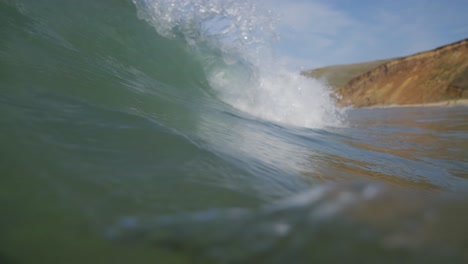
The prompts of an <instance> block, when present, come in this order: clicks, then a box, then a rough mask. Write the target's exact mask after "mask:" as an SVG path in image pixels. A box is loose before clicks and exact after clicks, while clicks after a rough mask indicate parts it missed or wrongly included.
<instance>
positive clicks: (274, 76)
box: [133, 0, 343, 128]
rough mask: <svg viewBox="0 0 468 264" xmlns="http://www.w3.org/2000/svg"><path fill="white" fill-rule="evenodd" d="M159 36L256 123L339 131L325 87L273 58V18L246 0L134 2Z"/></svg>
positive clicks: (336, 112) (335, 111)
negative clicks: (179, 47) (185, 52)
mask: <svg viewBox="0 0 468 264" xmlns="http://www.w3.org/2000/svg"><path fill="white" fill-rule="evenodd" d="M133 2H134V4H135V5H136V7H137V10H138V16H139V18H140V19H143V20H145V21H147V22H148V23H149V24H151V25H152V26H153V27H154V28H155V29H156V31H157V33H158V34H160V35H162V36H164V37H167V38H178V39H181V40H183V41H185V43H186V44H187V48H188V49H190V50H191V52H193V54H195V56H196V57H197V58H198V60H199V61H201V63H202V65H203V70H204V71H205V74H206V79H207V81H208V83H209V84H210V86H211V88H212V92H213V93H214V94H215V96H216V97H218V98H219V99H221V100H222V101H223V102H225V103H227V104H229V105H231V106H233V107H235V108H237V109H239V110H241V111H243V112H245V113H247V114H249V115H252V116H255V117H258V118H262V119H266V120H269V121H273V122H276V123H283V124H288V125H294V126H301V127H309V128H322V127H324V126H340V125H341V118H340V116H341V115H342V114H343V113H342V112H340V110H339V109H337V108H336V107H335V105H334V101H333V98H332V97H331V96H330V90H329V89H328V87H327V86H326V85H325V84H323V83H321V82H319V81H317V80H313V79H309V78H306V77H303V76H301V75H299V73H296V72H291V71H290V70H288V69H287V67H285V66H284V65H281V64H280V63H279V62H278V61H277V60H276V59H275V57H274V56H273V52H272V48H271V43H272V42H273V41H274V40H275V39H276V38H277V36H278V34H277V33H276V30H275V24H276V23H278V20H277V19H276V16H275V15H274V14H273V13H272V12H271V11H268V10H266V9H262V8H261V7H259V6H257V5H255V4H254V3H252V2H250V1H219V0H204V1H203V0H191V1H190V0H185V1H174V0H165V1H155V0H133Z"/></svg>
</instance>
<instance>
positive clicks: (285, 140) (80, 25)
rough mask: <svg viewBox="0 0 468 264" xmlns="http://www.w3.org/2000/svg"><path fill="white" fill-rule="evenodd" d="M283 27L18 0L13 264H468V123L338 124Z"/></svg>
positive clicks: (8, 100) (161, 9)
mask: <svg viewBox="0 0 468 264" xmlns="http://www.w3.org/2000/svg"><path fill="white" fill-rule="evenodd" d="M277 23H281V21H280V19H279V18H277V17H276V16H275V15H274V14H272V13H270V12H269V11H268V10H265V9H263V8H262V7H261V6H257V5H255V4H254V1H243V0H240V1H227V0H226V1H217V0H191V1H189V0H179V1H170V0H160V1H156V0H146V1H145V0H133V1H129V0H128V1H126V0H120V1H119V0H113V1H111V0H102V1H88V0H80V1H78V0H70V1H59V0H49V1H46V0H0V36H1V37H0V91H1V93H0V146H1V147H0V169H1V170H0V171H1V176H0V263H466V262H467V261H468V253H467V252H468V225H467V224H466V223H468V210H467V208H468V195H467V190H468V133H467V131H468V111H467V108H466V107H450V108H443V107H441V108H418V107H415V108H392V109H340V108H336V107H335V105H334V101H333V96H332V95H331V94H330V90H329V89H328V87H327V85H326V84H325V83H322V82H320V81H317V80H313V79H307V78H305V77H302V76H300V75H299V74H298V73H296V72H292V71H290V70H288V69H287V67H285V66H283V65H281V64H280V63H278V62H277V61H276V60H275V51H274V50H273V49H272V47H271V45H272V44H271V43H272V42H273V41H275V38H277V37H278V36H277V33H276V32H275V25H276V24H277ZM279 37H280V36H279Z"/></svg>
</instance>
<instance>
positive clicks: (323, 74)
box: [301, 60, 388, 90]
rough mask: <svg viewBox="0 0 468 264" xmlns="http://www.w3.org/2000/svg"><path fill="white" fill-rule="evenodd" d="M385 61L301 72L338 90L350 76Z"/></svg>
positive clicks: (352, 76)
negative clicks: (324, 81)
mask: <svg viewBox="0 0 468 264" xmlns="http://www.w3.org/2000/svg"><path fill="white" fill-rule="evenodd" d="M387 61H388V60H378V61H371V62H363V63H355V64H344V65H334V66H328V67H323V68H317V69H312V70H307V71H303V72H301V74H302V75H304V76H308V77H312V78H316V79H324V80H326V81H327V82H328V83H329V84H330V86H331V87H332V88H333V89H335V90H338V89H340V88H342V87H343V86H344V85H345V84H346V83H347V82H348V81H349V80H351V79H352V78H354V77H356V76H358V75H361V74H363V73H365V72H368V71H370V70H372V69H374V68H375V67H377V66H379V65H380V64H382V63H385V62H387Z"/></svg>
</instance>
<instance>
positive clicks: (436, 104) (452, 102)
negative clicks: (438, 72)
mask: <svg viewBox="0 0 468 264" xmlns="http://www.w3.org/2000/svg"><path fill="white" fill-rule="evenodd" d="M452 106H468V99H457V100H445V101H440V102H433V103H426V104H403V105H398V104H392V105H372V106H366V107H356V108H363V109H375V108H404V107H452Z"/></svg>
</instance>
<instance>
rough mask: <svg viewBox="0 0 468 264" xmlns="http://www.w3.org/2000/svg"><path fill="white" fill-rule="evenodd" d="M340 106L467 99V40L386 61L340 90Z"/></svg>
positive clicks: (355, 78)
mask: <svg viewBox="0 0 468 264" xmlns="http://www.w3.org/2000/svg"><path fill="white" fill-rule="evenodd" d="M339 94H340V100H339V102H338V103H339V104H340V105H353V106H355V107H368V106H386V105H410V104H428V103H435V102H440V101H447V100H457V99H464V98H468V39H465V40H462V41H459V42H456V43H453V44H449V45H446V46H443V47H439V48H437V49H434V50H431V51H426V52H421V53H418V54H415V55H411V56H407V57H402V58H397V59H393V60H389V61H386V62H384V63H382V64H381V65H379V66H378V67H376V68H374V69H372V70H370V71H368V72H366V73H364V74H361V75H359V76H357V77H354V78H353V79H351V80H350V81H348V83H347V84H346V85H344V86H343V87H342V88H341V89H340V90H339Z"/></svg>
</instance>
